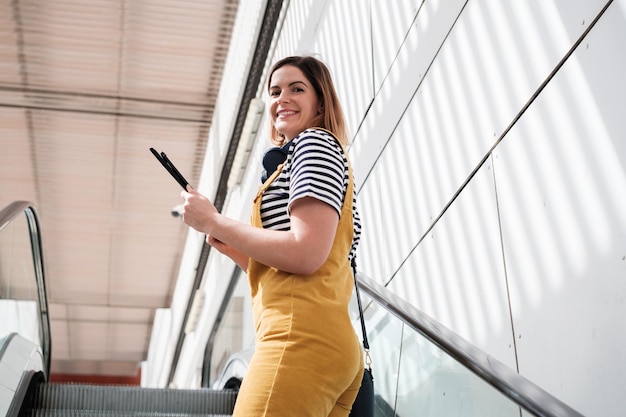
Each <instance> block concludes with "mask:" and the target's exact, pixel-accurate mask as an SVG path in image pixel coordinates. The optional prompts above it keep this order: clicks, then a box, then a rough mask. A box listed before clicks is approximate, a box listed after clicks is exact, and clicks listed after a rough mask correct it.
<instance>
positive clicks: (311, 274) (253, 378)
mask: <svg viewBox="0 0 626 417" xmlns="http://www.w3.org/2000/svg"><path fill="white" fill-rule="evenodd" d="M267 85H268V93H269V96H270V106H269V116H270V117H269V119H270V123H271V125H270V139H271V142H272V143H273V144H274V145H276V146H279V147H281V148H280V149H281V155H279V156H280V157H281V158H280V159H282V160H278V161H274V162H275V163H274V164H273V165H272V166H271V167H270V166H269V165H267V166H266V170H267V174H268V177H267V178H266V179H264V183H263V186H262V187H261V188H260V190H259V192H258V194H257V196H256V198H255V199H254V203H253V208H252V215H251V219H252V220H251V224H243V223H240V222H237V221H235V220H232V219H230V218H227V217H225V216H224V215H222V214H220V213H218V211H217V210H216V209H215V207H214V206H213V204H212V203H211V202H210V201H209V200H208V199H207V198H206V197H204V196H203V195H201V194H199V193H198V192H196V191H195V190H193V189H191V187H187V191H183V193H182V196H183V198H184V199H185V203H184V204H183V211H182V216H183V220H184V221H185V222H186V223H187V224H189V225H190V226H192V227H194V228H195V229H197V230H198V231H200V232H203V233H206V234H207V241H208V243H209V244H211V245H213V246H214V247H215V248H216V249H217V250H218V251H220V252H221V253H223V254H226V255H227V256H229V257H230V258H231V259H232V260H233V261H235V262H236V263H237V264H238V265H239V266H240V267H241V268H242V269H244V270H245V271H247V273H248V279H249V284H250V292H251V296H252V303H253V312H254V320H255V328H256V343H255V353H254V356H253V357H252V359H251V361H250V365H249V368H248V370H247V373H246V377H245V379H244V381H243V384H242V386H241V390H240V393H239V396H238V400H237V404H236V406H235V412H234V415H235V416H246V417H248V416H283V415H285V414H290V415H298V416H311V417H313V416H317V417H322V416H324V417H325V416H348V414H349V412H350V409H351V407H352V403H353V402H354V399H355V397H356V395H357V392H358V390H359V386H360V384H361V378H362V375H363V369H364V366H363V352H362V349H361V346H360V343H359V341H358V338H357V335H356V333H355V330H354V327H353V325H352V322H351V320H350V316H349V314H348V303H349V301H350V299H351V296H352V291H353V285H354V281H353V276H352V270H351V266H350V262H351V260H352V258H353V257H354V254H355V252H356V247H357V245H358V242H359V238H360V231H361V226H360V219H359V215H358V212H357V210H356V203H355V197H354V196H355V193H354V191H353V190H354V182H353V178H352V170H351V166H350V163H349V161H348V157H347V154H346V152H345V149H344V144H346V142H347V134H346V129H345V121H344V115H343V111H342V110H341V105H340V104H339V101H338V99H337V94H336V92H335V87H334V85H333V81H332V78H331V75H330V71H329V70H328V68H327V67H326V66H325V65H324V64H323V63H322V62H321V61H319V60H318V59H316V58H312V57H308V56H304V57H300V56H298V57H288V58H285V59H283V60H281V61H279V62H277V63H276V64H275V65H274V67H273V68H272V69H271V71H270V76H269V80H268V84H267ZM276 162H277V163H276ZM312 312H315V314H311V313H312ZM305 387H306V389H305Z"/></svg>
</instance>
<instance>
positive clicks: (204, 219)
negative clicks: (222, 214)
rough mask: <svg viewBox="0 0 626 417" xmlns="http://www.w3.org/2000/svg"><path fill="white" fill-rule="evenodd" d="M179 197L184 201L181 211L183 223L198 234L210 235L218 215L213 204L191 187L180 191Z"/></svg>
mask: <svg viewBox="0 0 626 417" xmlns="http://www.w3.org/2000/svg"><path fill="white" fill-rule="evenodd" d="M180 196H181V197H182V198H184V199H185V202H184V203H183V207H182V210H181V216H182V219H183V221H184V222H185V223H186V224H187V225H189V226H191V227H193V228H194V229H196V230H197V231H198V232H201V233H205V234H207V235H210V234H211V231H212V230H213V226H215V222H216V220H217V219H216V217H217V215H218V212H217V209H216V208H215V206H214V205H213V203H211V201H210V200H209V199H208V198H206V197H205V196H203V195H202V194H200V193H199V192H197V191H196V190H194V189H193V188H191V185H187V190H186V191H181V193H180Z"/></svg>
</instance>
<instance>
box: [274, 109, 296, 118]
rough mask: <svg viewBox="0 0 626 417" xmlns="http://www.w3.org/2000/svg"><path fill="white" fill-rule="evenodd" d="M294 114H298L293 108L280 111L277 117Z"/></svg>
mask: <svg viewBox="0 0 626 417" xmlns="http://www.w3.org/2000/svg"><path fill="white" fill-rule="evenodd" d="M294 114H296V112H295V111H293V110H283V111H279V112H278V113H277V114H276V116H277V117H286V116H293V115H294Z"/></svg>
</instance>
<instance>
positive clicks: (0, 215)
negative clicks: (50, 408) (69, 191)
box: [0, 201, 52, 377]
mask: <svg viewBox="0 0 626 417" xmlns="http://www.w3.org/2000/svg"><path fill="white" fill-rule="evenodd" d="M21 214H24V215H25V216H26V221H27V223H28V230H29V234H30V243H31V250H32V255H33V267H34V271H35V280H36V285H37V297H38V300H37V301H38V306H39V317H40V322H39V323H40V326H41V328H40V330H41V345H42V346H41V350H42V355H43V360H44V370H45V373H46V377H47V376H49V375H50V358H51V349H52V347H51V345H52V343H51V335H50V316H49V312H48V294H47V290H46V274H45V268H44V258H43V244H42V240H41V227H40V224H39V217H38V215H37V210H36V209H35V205H34V204H33V203H31V202H30V201H14V202H12V203H10V204H9V205H8V206H6V207H5V208H4V209H2V210H1V211H0V231H1V230H2V229H4V228H5V227H6V226H7V225H9V224H10V223H11V222H12V221H14V220H15V219H16V218H17V217H18V216H20V215H21Z"/></svg>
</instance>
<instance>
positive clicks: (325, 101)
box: [267, 55, 350, 146]
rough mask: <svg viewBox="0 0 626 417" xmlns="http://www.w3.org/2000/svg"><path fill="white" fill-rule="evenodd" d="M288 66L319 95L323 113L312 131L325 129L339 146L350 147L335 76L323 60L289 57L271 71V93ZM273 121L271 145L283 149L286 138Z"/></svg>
mask: <svg viewBox="0 0 626 417" xmlns="http://www.w3.org/2000/svg"><path fill="white" fill-rule="evenodd" d="M286 65H291V66H294V67H296V68H298V69H299V70H300V71H302V73H303V74H304V76H305V77H306V79H307V80H308V81H309V82H310V83H311V85H312V86H313V89H314V90H315V92H316V93H317V97H318V99H319V101H320V104H321V107H322V112H321V114H320V115H318V116H317V117H316V118H315V119H313V121H312V122H311V127H321V128H324V129H326V130H329V131H330V132H332V133H333V134H334V135H335V136H336V137H337V139H339V142H341V143H342V144H343V145H344V146H347V145H348V144H349V142H350V138H349V137H348V132H347V129H346V120H345V117H344V114H343V109H342V108H341V103H340V102H339V97H338V96H337V91H336V90H335V84H334V83H333V79H332V76H331V74H330V71H329V70H328V67H327V66H326V65H325V64H324V63H323V62H322V61H320V60H319V59H317V58H314V57H312V56H306V55H305V56H289V57H286V58H283V59H281V60H280V61H278V62H276V63H275V64H274V66H272V68H271V69H270V72H269V76H268V79H267V89H268V91H269V89H270V87H271V82H272V75H273V74H274V72H275V71H276V70H277V69H279V68H281V67H284V66H286ZM271 119H272V118H271V117H270V135H269V136H270V141H271V142H272V144H274V145H276V146H282V145H283V144H284V140H285V138H284V137H283V136H282V135H281V134H280V133H278V132H277V131H276V129H275V128H274V124H273V123H272V120H271Z"/></svg>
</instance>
